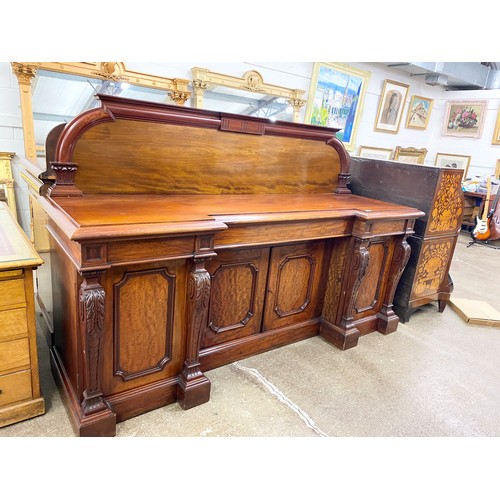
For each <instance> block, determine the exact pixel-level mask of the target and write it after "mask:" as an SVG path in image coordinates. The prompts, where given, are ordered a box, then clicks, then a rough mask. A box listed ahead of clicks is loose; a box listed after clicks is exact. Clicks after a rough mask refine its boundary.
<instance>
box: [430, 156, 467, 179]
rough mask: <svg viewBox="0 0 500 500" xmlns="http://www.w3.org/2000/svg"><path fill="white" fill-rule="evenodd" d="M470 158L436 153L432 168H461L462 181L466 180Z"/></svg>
mask: <svg viewBox="0 0 500 500" xmlns="http://www.w3.org/2000/svg"><path fill="white" fill-rule="evenodd" d="M470 159H471V157H470V156H466V155H454V154H449V153H437V155H436V160H435V162H434V166H436V167H447V168H462V169H463V171H464V176H463V178H464V179H467V172H468V171H469V165H470Z"/></svg>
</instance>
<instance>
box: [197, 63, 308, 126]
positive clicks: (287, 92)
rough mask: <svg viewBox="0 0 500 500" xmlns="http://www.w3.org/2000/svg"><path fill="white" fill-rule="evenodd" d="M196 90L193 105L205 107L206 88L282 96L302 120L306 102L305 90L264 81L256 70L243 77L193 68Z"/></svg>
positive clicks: (296, 116)
mask: <svg viewBox="0 0 500 500" xmlns="http://www.w3.org/2000/svg"><path fill="white" fill-rule="evenodd" d="M191 71H192V74H193V81H192V86H193V90H194V100H193V106H194V107H195V108H203V94H204V92H205V90H208V89H210V88H214V87H218V86H221V87H229V88H233V89H240V90H247V91H250V92H256V93H259V94H266V95H269V96H274V97H282V98H284V99H285V100H286V102H287V103H288V104H290V105H291V106H292V107H293V121H294V122H299V121H300V117H299V114H300V110H301V108H302V107H303V106H304V104H305V103H306V101H305V100H304V99H303V95H304V93H305V90H300V89H290V88H287V87H281V86H279V85H272V84H269V83H264V79H263V78H262V75H261V74H260V73H259V72H258V71H255V70H251V71H247V72H246V73H245V74H244V75H243V76H242V77H241V78H239V77H236V76H231V75H224V74H221V73H214V72H213V71H210V70H209V69H206V68H192V70H191Z"/></svg>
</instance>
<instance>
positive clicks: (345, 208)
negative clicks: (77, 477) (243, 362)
mask: <svg viewBox="0 0 500 500" xmlns="http://www.w3.org/2000/svg"><path fill="white" fill-rule="evenodd" d="M98 99H99V100H100V107H99V108H97V109H93V110H89V111H86V112H84V113H82V114H81V115H79V116H77V117H76V118H75V119H74V120H73V121H71V122H70V123H68V124H67V125H66V126H65V127H64V128H63V130H62V132H61V133H60V136H59V138H58V140H57V146H56V148H55V157H54V161H53V162H52V163H51V172H50V175H49V173H48V172H45V173H42V174H40V175H39V176H38V177H39V178H40V179H42V180H43V181H44V185H43V186H42V188H41V189H40V198H39V200H38V201H39V203H40V205H41V206H42V208H43V210H44V211H45V213H46V214H47V229H48V232H49V235H50V238H49V239H50V246H51V259H50V260H51V273H52V290H53V309H54V310H53V327H54V332H53V335H52V341H51V343H52V345H51V347H50V353H51V365H52V370H53V373H54V376H55V378H56V380H57V381H58V384H59V387H60V388H61V391H62V393H63V396H64V399H65V401H66V405H67V408H68V410H69V414H70V416H71V420H72V423H73V426H74V429H75V432H76V433H77V434H78V435H81V436H112V435H114V434H115V431H116V422H119V421H122V420H124V419H127V418H130V417H133V416H135V415H139V414H141V413H144V412H147V411H149V410H152V409H154V408H158V407H160V406H163V405H166V404H169V403H173V402H175V401H177V402H178V403H179V404H180V405H181V407H183V408H185V409H188V408H191V407H193V406H196V405H199V404H202V403H204V402H206V401H208V400H209V396H210V381H209V379H208V378H207V376H206V374H205V372H206V371H208V370H210V369H213V368H215V367H218V366H221V365H224V364H227V363H231V362H233V361H235V360H238V359H242V358H244V357H247V356H250V355H253V354H257V353H260V352H264V351H266V350H269V349H273V348H276V347H278V346H282V345H285V344H288V343H291V342H296V341H299V340H302V339H306V338H308V337H311V336H314V335H321V336H322V337H323V338H324V339H325V340H327V341H328V342H329V343H331V344H333V345H335V346H337V347H339V348H341V349H347V348H351V347H353V346H355V345H356V344H357V342H358V339H359V337H360V335H364V334H367V333H369V332H373V331H378V332H381V333H383V334H387V333H391V332H394V331H395V330H396V329H397V325H398V321H399V319H398V317H397V315H396V314H395V313H394V311H393V309H392V300H393V296H394V291H395V289H396V286H397V283H398V280H399V278H400V276H401V273H402V272H403V269H404V267H405V265H406V263H407V260H408V258H409V254H410V247H409V245H408V243H407V242H406V238H407V237H408V236H409V235H411V234H412V233H413V224H414V221H415V220H416V219H418V218H419V217H421V216H422V215H423V213H422V212H421V211H420V210H419V209H415V208H411V207H408V206H405V205H400V204H393V203H388V202H383V201H378V200H373V199H369V198H365V197H361V196H356V195H353V194H352V193H351V192H350V190H349V189H348V188H347V182H348V180H349V175H350V172H349V167H350V157H349V154H348V153H347V151H346V150H345V148H344V146H343V144H342V143H341V142H340V141H339V140H338V139H336V137H335V132H336V130H334V129H328V128H323V127H317V126H310V125H303V124H298V123H284V122H272V121H270V120H267V119H261V118H255V117H245V116H239V115H231V114H225V113H218V112H212V111H206V110H197V109H189V108H184V107H177V106H170V105H165V104H155V103H147V102H142V101H136V100H129V99H123V98H119V97H113V96H98ZM53 175H55V177H56V180H55V182H53V183H51V181H50V179H51V178H52V177H53ZM327 345H328V344H325V346H327Z"/></svg>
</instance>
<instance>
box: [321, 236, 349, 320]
mask: <svg viewBox="0 0 500 500" xmlns="http://www.w3.org/2000/svg"><path fill="white" fill-rule="evenodd" d="M348 243H349V238H338V239H335V240H333V249H332V254H331V257H330V263H329V266H328V280H327V284H326V291H325V300H324V304H323V312H322V316H323V318H325V319H326V320H328V321H329V322H330V323H333V324H336V322H337V316H338V314H339V305H340V301H341V290H342V280H343V277H344V268H345V260H346V256H347V245H348Z"/></svg>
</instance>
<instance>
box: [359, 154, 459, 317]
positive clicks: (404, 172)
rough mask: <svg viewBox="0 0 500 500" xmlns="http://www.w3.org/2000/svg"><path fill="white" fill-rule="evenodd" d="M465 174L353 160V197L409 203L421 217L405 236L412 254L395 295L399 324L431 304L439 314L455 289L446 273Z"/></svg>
mask: <svg viewBox="0 0 500 500" xmlns="http://www.w3.org/2000/svg"><path fill="white" fill-rule="evenodd" d="M463 173H464V171H463V170H462V169H452V168H446V167H427V166H423V165H414V164H410V163H402V162H396V161H390V160H375V159H370V158H361V157H352V159H351V179H350V183H349V187H350V189H351V190H352V192H353V193H355V194H358V195H360V196H368V197H370V198H376V199H378V200H385V201H389V202H392V203H407V204H409V205H411V206H414V207H416V208H419V209H420V210H422V211H423V212H424V213H425V215H424V216H422V217H420V218H419V219H417V221H416V222H415V228H414V229H415V232H414V234H412V235H411V236H410V237H408V243H409V244H410V246H411V256H410V260H409V262H408V264H407V266H406V268H405V270H404V273H403V275H402V277H401V279H400V280H399V284H398V286H397V288H396V294H395V296H394V311H395V312H396V314H397V315H398V316H399V318H400V319H401V321H402V322H403V323H404V322H406V321H409V319H410V317H411V315H412V314H413V313H414V312H415V311H416V310H417V309H418V308H419V307H421V306H423V305H424V304H429V303H430V302H434V301H437V302H438V311H439V312H443V311H444V309H445V307H446V304H447V303H448V300H449V298H450V295H451V293H452V291H453V281H452V280H451V277H450V275H449V270H450V265H451V262H452V259H453V253H454V251H455V246H456V243H457V239H458V234H459V232H460V229H461V226H462V218H463V212H464V196H463V192H462V177H463Z"/></svg>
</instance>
